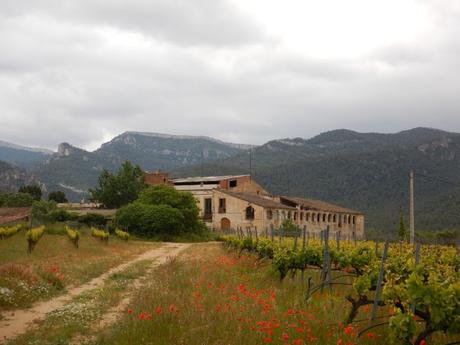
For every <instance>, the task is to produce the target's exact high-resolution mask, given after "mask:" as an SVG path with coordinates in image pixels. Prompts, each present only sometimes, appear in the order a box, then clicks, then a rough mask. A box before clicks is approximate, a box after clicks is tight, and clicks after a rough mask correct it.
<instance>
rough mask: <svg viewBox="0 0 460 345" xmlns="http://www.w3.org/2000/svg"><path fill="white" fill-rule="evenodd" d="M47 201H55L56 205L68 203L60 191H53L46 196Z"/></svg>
mask: <svg viewBox="0 0 460 345" xmlns="http://www.w3.org/2000/svg"><path fill="white" fill-rule="evenodd" d="M48 200H49V201H51V200H53V201H56V202H57V203H65V202H68V200H67V198H66V196H65V193H64V192H61V191H60V190H58V191H54V192H51V193H49V194H48Z"/></svg>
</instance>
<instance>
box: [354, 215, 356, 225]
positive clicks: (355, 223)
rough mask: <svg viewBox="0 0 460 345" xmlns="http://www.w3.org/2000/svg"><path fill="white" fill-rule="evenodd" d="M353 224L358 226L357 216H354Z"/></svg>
mask: <svg viewBox="0 0 460 345" xmlns="http://www.w3.org/2000/svg"><path fill="white" fill-rule="evenodd" d="M353 224H356V216H353Z"/></svg>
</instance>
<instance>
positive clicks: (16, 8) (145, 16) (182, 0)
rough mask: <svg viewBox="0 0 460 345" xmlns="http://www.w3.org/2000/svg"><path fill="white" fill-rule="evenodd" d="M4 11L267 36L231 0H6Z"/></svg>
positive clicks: (167, 35)
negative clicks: (26, 0)
mask: <svg viewBox="0 0 460 345" xmlns="http://www.w3.org/2000/svg"><path fill="white" fill-rule="evenodd" d="M2 10H3V11H2ZM2 12H3V13H4V14H5V15H10V16H11V15H13V16H23V15H28V14H32V15H38V16H49V17H54V18H56V19H59V20H65V21H70V22H74V23H76V24H82V23H85V24H88V25H95V26H99V27H100V26H104V25H107V26H111V27H114V28H119V29H127V30H134V31H139V32H141V33H143V34H145V35H148V36H151V37H153V38H155V39H160V40H165V41H168V42H174V43H176V44H181V45H191V46H193V45H212V46H233V45H237V46H238V45H246V44H254V43H257V42H258V41H260V40H263V39H265V38H266V37H265V34H264V33H263V31H262V29H261V28H260V27H259V26H258V25H257V24H255V23H254V22H252V21H251V20H250V18H249V17H248V16H247V15H245V14H244V13H242V12H241V11H240V10H238V9H237V8H236V7H235V6H234V5H232V4H231V3H230V2H229V1H228V0H194V1H190V0H174V1H171V0H130V1H129V2H127V1H124V0H99V1H94V0H36V1H33V2H28V3H26V2H22V3H19V4H18V3H17V1H16V0H6V2H5V3H4V4H2V5H1V8H0V13H2Z"/></svg>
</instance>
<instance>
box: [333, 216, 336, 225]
mask: <svg viewBox="0 0 460 345" xmlns="http://www.w3.org/2000/svg"><path fill="white" fill-rule="evenodd" d="M333 222H334V223H337V215H336V214H334V217H333Z"/></svg>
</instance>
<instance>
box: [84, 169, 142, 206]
mask: <svg viewBox="0 0 460 345" xmlns="http://www.w3.org/2000/svg"><path fill="white" fill-rule="evenodd" d="M144 188H145V184H144V173H143V171H142V169H141V168H140V167H139V166H138V165H136V166H133V165H132V164H131V162H129V161H125V162H124V163H123V164H122V166H121V167H120V169H119V170H118V172H117V173H116V174H112V173H111V172H109V171H108V170H106V169H104V170H103V171H102V173H101V175H100V176H99V180H98V187H97V188H96V189H90V190H89V192H90V194H91V199H92V200H93V201H97V202H100V203H102V204H103V205H104V207H107V208H119V207H121V206H123V205H126V204H129V203H130V202H133V201H134V200H136V199H137V197H138V195H139V192H140V191H141V190H142V189H144Z"/></svg>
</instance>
